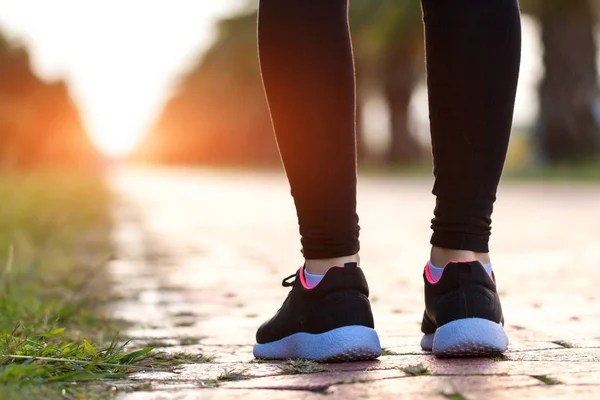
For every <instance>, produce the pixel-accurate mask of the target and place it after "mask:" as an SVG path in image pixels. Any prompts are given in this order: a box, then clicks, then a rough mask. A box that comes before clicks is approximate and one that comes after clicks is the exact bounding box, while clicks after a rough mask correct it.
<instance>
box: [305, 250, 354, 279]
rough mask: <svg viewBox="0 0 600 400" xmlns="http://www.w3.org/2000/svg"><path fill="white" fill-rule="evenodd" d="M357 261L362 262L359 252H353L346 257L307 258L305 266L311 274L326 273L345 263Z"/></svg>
mask: <svg viewBox="0 0 600 400" xmlns="http://www.w3.org/2000/svg"><path fill="white" fill-rule="evenodd" d="M348 262H355V263H360V257H359V256H358V254H353V255H350V256H344V257H335V258H322V259H318V260H305V262H304V267H305V268H306V272H308V273H309V274H318V275H324V274H325V273H326V272H327V271H329V270H330V269H331V268H333V267H342V266H343V265H344V264H345V263H348Z"/></svg>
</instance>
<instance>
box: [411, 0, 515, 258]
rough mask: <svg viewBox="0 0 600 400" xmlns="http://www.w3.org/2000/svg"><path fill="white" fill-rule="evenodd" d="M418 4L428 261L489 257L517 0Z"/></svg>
mask: <svg viewBox="0 0 600 400" xmlns="http://www.w3.org/2000/svg"><path fill="white" fill-rule="evenodd" d="M422 5H423V12H424V21H425V32H426V52H427V82H428V90H429V107H430V121H431V136H432V144H433V155H434V163H435V165H434V175H435V185H434V188H433V193H434V195H435V196H436V198H437V203H436V208H435V218H434V219H433V221H432V228H433V231H434V232H433V236H432V238H431V244H432V245H433V246H434V248H433V251H432V257H433V261H434V263H435V264H436V265H438V266H443V265H444V264H445V262H447V261H449V260H450V259H452V257H454V256H458V257H460V259H465V257H466V258H467V259H476V258H477V259H480V261H482V262H489V258H488V256H487V253H488V251H489V249H488V240H489V236H490V224H491V214H492V209H493V204H494V201H495V200H496V189H497V187H498V182H499V180H500V175H501V173H502V168H503V165H504V160H505V157H506V151H507V147H508V139H509V135H510V130H511V125H512V116H513V108H514V101H515V93H516V87H517V80H518V74H519V63H520V40H521V31H520V18H519V9H518V3H517V0H452V1H440V0H422ZM444 249H446V250H444ZM448 249H450V250H456V251H455V252H452V251H448ZM436 258H437V259H436Z"/></svg>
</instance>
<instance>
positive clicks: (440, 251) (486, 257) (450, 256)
mask: <svg viewBox="0 0 600 400" xmlns="http://www.w3.org/2000/svg"><path fill="white" fill-rule="evenodd" d="M429 260H430V261H431V263H432V264H433V265H435V266H436V267H440V268H443V267H445V266H446V264H448V263H449V262H450V261H471V260H477V261H479V262H480V263H482V264H490V263H491V260H490V254H489V253H478V252H475V251H470V250H456V249H446V248H444V247H437V246H433V247H432V248H431V255H430V258H429Z"/></svg>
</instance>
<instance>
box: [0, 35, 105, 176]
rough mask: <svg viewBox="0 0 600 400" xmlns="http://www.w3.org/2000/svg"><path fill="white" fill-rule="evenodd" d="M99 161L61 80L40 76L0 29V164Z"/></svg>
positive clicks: (80, 164) (84, 164)
mask: <svg viewBox="0 0 600 400" xmlns="http://www.w3.org/2000/svg"><path fill="white" fill-rule="evenodd" d="M99 162H100V156H99V154H98V152H97V151H96V150H95V148H94V147H93V145H92V143H91V141H90V139H89V137H88V136H87V135H86V134H85V130H84V127H83V124H82V122H81V120H80V116H79V113H78V111H77V109H76V108H75V106H74V105H73V103H72V101H71V99H70V96H69V93H68V89H67V86H66V85H65V83H64V82H60V81H59V82H54V83H46V82H44V81H42V80H40V79H39V78H38V77H37V76H35V74H34V73H33V70H32V69H31V66H30V60H29V54H28V52H27V50H26V49H25V48H24V47H23V46H21V45H19V44H16V43H14V42H12V41H10V40H8V39H7V38H6V36H4V35H2V33H1V32H0V167H4V168H6V167H19V168H22V167H39V166H44V167H47V166H77V167H96V166H97V165H98V164H99Z"/></svg>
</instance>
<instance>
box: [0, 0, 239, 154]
mask: <svg viewBox="0 0 600 400" xmlns="http://www.w3.org/2000/svg"><path fill="white" fill-rule="evenodd" d="M240 4H242V2H241V1H240V0H220V1H198V0H128V1H121V0H103V1H85V2H83V1H80V0H54V1H52V2H49V1H46V0H3V1H2V2H0V29H2V30H3V31H5V32H7V33H8V34H10V36H14V37H17V38H19V39H21V40H22V41H23V42H25V43H26V45H27V47H28V48H29V50H30V54H31V59H32V64H33V68H34V70H35V72H36V73H37V74H39V75H40V76H42V77H43V78H45V79H58V78H61V79H66V80H67V81H68V83H69V85H70V89H71V93H72V96H73V98H74V100H75V101H76V103H77V106H78V107H79V109H80V110H81V114H82V118H83V121H84V124H85V125H86V127H87V129H88V131H89V133H90V135H91V137H92V139H93V141H94V143H95V144H96V145H97V146H98V148H99V149H100V150H102V151H103V152H104V153H106V154H107V155H109V156H112V157H120V156H124V155H126V154H127V153H128V152H130V151H131V150H132V149H133V148H134V146H135V145H136V144H137V143H138V141H139V140H140V139H141V138H142V137H143V135H144V134H145V133H146V132H147V130H148V129H149V127H150V126H151V124H152V123H153V122H154V121H155V120H156V119H157V117H158V113H159V112H160V110H161V108H162V106H163V105H164V103H165V101H166V100H167V99H168V97H169V95H170V93H171V91H172V86H173V82H174V81H176V79H177V77H178V76H179V75H180V74H181V73H183V72H184V71H186V70H187V69H189V68H190V66H192V65H193V64H194V63H195V62H197V60H198V57H199V55H200V53H201V52H202V51H203V50H205V49H206V48H207V47H208V46H209V45H210V41H211V39H212V37H213V36H212V35H213V33H214V32H213V23H214V22H215V21H216V20H217V19H218V18H219V17H222V16H225V15H228V14H230V13H231V12H232V11H233V10H234V9H235V8H237V7H238V6H239V5H240Z"/></svg>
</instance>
